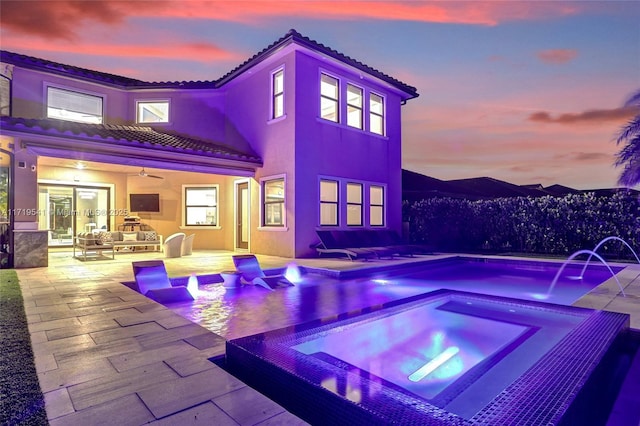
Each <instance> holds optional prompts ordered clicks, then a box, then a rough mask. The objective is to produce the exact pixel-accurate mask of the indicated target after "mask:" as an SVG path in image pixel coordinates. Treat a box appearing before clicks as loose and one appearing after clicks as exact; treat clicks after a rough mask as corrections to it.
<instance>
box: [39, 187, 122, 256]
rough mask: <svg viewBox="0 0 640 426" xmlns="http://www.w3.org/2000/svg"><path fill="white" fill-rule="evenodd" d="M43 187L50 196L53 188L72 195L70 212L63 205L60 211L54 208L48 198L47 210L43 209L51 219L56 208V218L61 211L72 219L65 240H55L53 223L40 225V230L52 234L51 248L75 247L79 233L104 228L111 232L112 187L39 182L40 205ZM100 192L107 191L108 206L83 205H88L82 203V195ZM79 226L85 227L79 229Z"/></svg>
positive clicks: (50, 238) (50, 237) (50, 239)
mask: <svg viewBox="0 0 640 426" xmlns="http://www.w3.org/2000/svg"><path fill="white" fill-rule="evenodd" d="M43 187H45V188H47V194H48V188H52V187H55V188H60V189H68V190H71V193H70V194H69V197H70V201H71V202H70V206H69V208H68V211H66V210H67V208H66V207H65V205H63V206H62V208H61V209H60V210H58V208H57V207H56V206H55V205H54V206H52V204H51V202H50V201H49V198H48V197H47V200H46V204H47V205H46V207H45V208H43V209H42V211H44V212H45V213H44V214H45V215H46V216H49V217H51V215H52V212H51V209H52V208H55V209H56V211H55V212H54V216H55V215H56V213H57V212H58V211H59V212H60V213H61V214H63V215H64V214H67V215H68V216H69V217H70V218H71V221H70V223H69V225H70V226H68V227H67V228H66V229H70V230H71V232H67V233H66V234H61V235H64V238H55V239H54V238H53V237H54V235H53V233H54V231H55V230H54V229H52V228H51V226H52V225H51V223H49V224H48V226H47V222H45V223H44V224H43V223H41V224H40V229H48V230H49V232H50V234H49V238H48V245H49V247H70V246H72V245H73V241H74V238H75V237H76V236H77V235H78V233H79V232H85V231H93V230H94V229H98V228H102V229H104V230H107V231H108V230H111V224H112V215H111V202H112V190H113V188H112V187H111V186H105V185H91V184H77V183H59V182H55V183H53V182H46V181H43V182H38V202H39V203H40V202H42V201H43V200H42V199H41V198H40V196H41V189H42V188H43ZM100 191H106V196H105V197H104V198H106V199H105V200H104V202H103V204H104V203H106V205H104V206H97V207H95V206H86V205H84V206H83V204H86V203H84V202H81V201H80V200H81V199H82V194H87V193H92V192H97V193H98V194H99V193H100ZM97 202H98V201H97ZM45 220H47V219H45ZM98 222H100V225H98ZM79 226H84V227H83V228H81V229H79ZM56 240H57V241H58V243H57V244H55V242H56Z"/></svg>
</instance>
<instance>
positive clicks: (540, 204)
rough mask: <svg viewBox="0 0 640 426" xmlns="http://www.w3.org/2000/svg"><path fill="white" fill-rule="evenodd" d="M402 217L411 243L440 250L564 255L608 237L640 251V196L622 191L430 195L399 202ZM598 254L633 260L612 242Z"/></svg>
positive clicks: (617, 243)
mask: <svg viewBox="0 0 640 426" xmlns="http://www.w3.org/2000/svg"><path fill="white" fill-rule="evenodd" d="M404 218H405V220H408V221H409V223H410V235H411V239H412V241H414V242H416V243H428V244H430V245H432V246H434V247H435V248H436V249H437V250H443V251H486V252H505V251H509V252H521V253H532V254H534V253H535V254H550V255H563V256H564V255H569V254H571V253H574V252H576V251H578V250H584V249H588V250H592V249H593V248H594V247H595V246H596V244H598V243H599V242H600V241H602V240H603V239H604V238H606V237H609V236H616V237H619V238H622V239H623V240H625V241H626V242H627V243H628V244H629V245H630V246H631V247H633V249H634V250H635V251H636V252H640V200H639V199H638V197H637V196H634V195H632V194H631V193H627V192H622V191H621V192H617V193H615V194H614V195H611V196H607V197H596V196H595V194H594V193H582V194H570V195H567V196H565V197H551V196H546V197H539V198H531V197H517V198H498V199H493V200H481V201H469V200H460V199H452V198H431V199H426V200H422V201H418V202H416V203H414V204H413V205H408V204H405V205H404ZM598 253H599V254H600V253H601V254H606V255H610V256H614V257H617V258H620V259H634V257H633V254H632V253H631V251H630V250H629V249H628V248H627V247H626V246H625V245H624V244H623V243H621V242H619V241H616V240H612V241H609V242H607V243H606V244H605V245H604V246H602V247H601V248H600V249H599V250H598Z"/></svg>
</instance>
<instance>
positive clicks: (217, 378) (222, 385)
mask: <svg viewBox="0 0 640 426" xmlns="http://www.w3.org/2000/svg"><path fill="white" fill-rule="evenodd" d="M243 386H246V385H245V384H244V383H242V382H241V381H240V380H238V379H236V378H235V377H233V376H231V375H229V374H227V372H225V371H224V370H222V369H220V368H214V369H211V370H206V371H203V372H201V373H196V374H193V375H191V376H188V377H181V378H178V379H174V380H171V381H165V382H162V383H159V384H157V385H155V386H152V387H148V388H146V389H144V390H142V391H138V395H139V396H140V398H141V399H142V401H144V403H145V405H146V406H147V407H148V408H149V410H151V412H152V413H153V415H154V416H156V418H162V417H165V416H167V415H169V414H172V413H176V412H178V411H182V410H184V409H186V408H189V407H193V406H195V405H198V404H202V403H203V402H206V401H207V400H211V399H213V398H215V397H217V396H220V395H223V394H225V393H228V392H231V391H233V390H234V389H238V388H241V387H243ZM176 396H179V397H178V398H176Z"/></svg>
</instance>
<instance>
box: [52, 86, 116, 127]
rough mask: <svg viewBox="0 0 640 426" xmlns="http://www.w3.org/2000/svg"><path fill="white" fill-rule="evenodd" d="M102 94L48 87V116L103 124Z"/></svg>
mask: <svg viewBox="0 0 640 426" xmlns="http://www.w3.org/2000/svg"><path fill="white" fill-rule="evenodd" d="M103 103H104V99H103V98H102V96H96V95H90V94H87V93H80V92H76V91H73V90H65V89H60V88H57V87H47V117H48V118H57V119H59V120H68V121H78V122H81V123H93V124H102V111H103V109H102V108H103Z"/></svg>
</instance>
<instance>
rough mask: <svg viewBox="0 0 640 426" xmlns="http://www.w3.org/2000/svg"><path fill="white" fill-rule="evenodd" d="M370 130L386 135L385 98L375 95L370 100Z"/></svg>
mask: <svg viewBox="0 0 640 426" xmlns="http://www.w3.org/2000/svg"><path fill="white" fill-rule="evenodd" d="M369 130H370V131H371V132H372V133H376V134H378V135H384V98H383V97H382V96H380V95H376V94H375V93H371V97H370V98H369Z"/></svg>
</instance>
